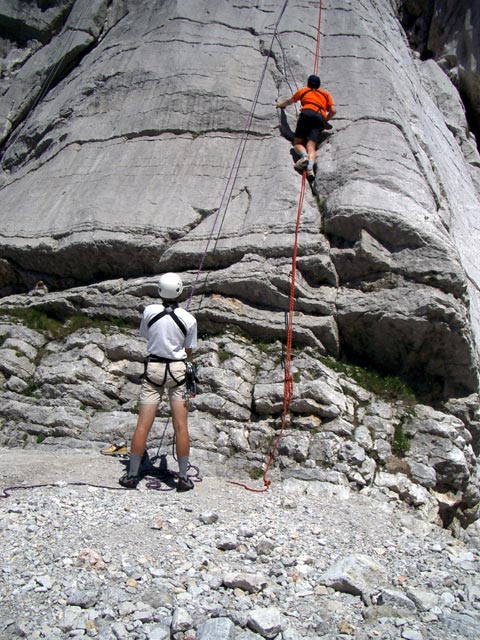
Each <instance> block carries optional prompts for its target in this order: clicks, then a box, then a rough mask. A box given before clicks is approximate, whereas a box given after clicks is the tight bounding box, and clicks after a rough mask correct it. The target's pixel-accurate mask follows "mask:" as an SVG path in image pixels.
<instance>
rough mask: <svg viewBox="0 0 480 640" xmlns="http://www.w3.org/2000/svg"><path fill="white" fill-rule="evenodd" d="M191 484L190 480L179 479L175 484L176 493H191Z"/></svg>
mask: <svg viewBox="0 0 480 640" xmlns="http://www.w3.org/2000/svg"><path fill="white" fill-rule="evenodd" d="M192 489H193V482H192V480H190V478H179V479H178V482H177V491H191V490H192Z"/></svg>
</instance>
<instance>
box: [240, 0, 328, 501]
mask: <svg viewBox="0 0 480 640" xmlns="http://www.w3.org/2000/svg"><path fill="white" fill-rule="evenodd" d="M322 4H323V1H322V0H319V8H318V24H317V43H316V50H315V60H314V65H313V70H314V73H315V75H316V74H317V73H318V67H319V60H320V29H321V24H322ZM306 182H307V172H306V170H305V169H304V170H303V172H302V183H301V187H300V195H299V199H298V208H297V221H296V225H295V239H294V243H293V253H292V270H291V280H290V297H289V306H288V322H287V344H286V349H285V370H284V377H283V412H282V423H281V427H280V431H279V433H278V436H277V437H276V439H275V442H274V444H273V447H272V450H271V452H270V456H269V458H268V461H267V463H266V465H265V471H264V473H263V484H264V487H263V488H262V489H252V488H251V487H249V486H247V485H246V484H243V483H241V482H232V483H231V484H236V485H239V486H241V487H244V488H245V489H248V490H249V491H254V492H256V493H263V492H264V491H267V489H268V488H269V486H270V484H271V481H270V480H268V479H267V476H268V472H269V470H270V467H271V465H272V463H273V460H274V458H275V453H276V451H277V448H278V445H279V443H280V440H281V439H282V436H283V432H284V430H285V425H286V422H287V417H288V408H289V406H290V403H291V401H292V399H293V386H294V385H293V378H292V374H291V362H292V343H293V317H294V313H295V278H296V273H297V253H298V236H299V231H300V220H301V216H302V210H303V202H304V199H305V185H306Z"/></svg>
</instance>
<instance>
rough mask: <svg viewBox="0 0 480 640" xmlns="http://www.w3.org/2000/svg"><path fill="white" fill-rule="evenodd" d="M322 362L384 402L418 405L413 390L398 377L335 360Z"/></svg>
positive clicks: (322, 358) (328, 359)
mask: <svg viewBox="0 0 480 640" xmlns="http://www.w3.org/2000/svg"><path fill="white" fill-rule="evenodd" d="M320 360H321V361H322V362H323V364H325V365H326V366H327V367H330V369H333V370H334V371H336V372H337V373H343V374H345V375H346V376H348V377H349V378H352V379H353V380H355V382H357V383H358V384H359V385H360V386H362V387H363V388H364V389H366V390H367V391H370V392H371V393H374V394H375V395H377V396H380V397H381V398H383V399H384V400H391V401H401V402H404V403H405V404H406V405H409V406H413V405H415V404H417V398H416V395H415V392H414V391H413V389H412V388H411V387H410V386H409V385H408V384H407V383H406V382H404V381H403V380H402V379H401V378H399V377H398V376H391V375H382V374H381V373H379V372H378V371H375V370H374V369H367V368H365V367H361V366H359V365H355V364H350V363H346V362H338V361H337V360H334V359H333V358H324V357H320Z"/></svg>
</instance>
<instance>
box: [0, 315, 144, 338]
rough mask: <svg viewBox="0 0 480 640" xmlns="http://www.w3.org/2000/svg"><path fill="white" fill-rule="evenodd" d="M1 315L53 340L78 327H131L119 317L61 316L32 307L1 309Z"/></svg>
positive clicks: (65, 335)
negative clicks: (18, 321) (107, 318)
mask: <svg viewBox="0 0 480 640" xmlns="http://www.w3.org/2000/svg"><path fill="white" fill-rule="evenodd" d="M1 315H3V316H9V317H10V318H12V319H15V320H20V321H21V322H22V323H23V324H24V325H25V326H27V327H29V328H30V329H33V330H34V331H38V332H39V333H43V334H46V335H47V336H48V337H49V338H51V339H54V340H62V339H63V338H66V337H67V336H69V335H70V334H71V333H74V332H75V331H78V330H79V329H90V328H93V329H100V330H101V331H102V332H103V333H107V332H108V331H109V330H110V329H111V328H112V327H117V328H120V329H126V328H131V325H129V324H128V323H127V322H125V321H124V320H121V319H119V318H114V319H111V320H104V319H99V318H91V317H90V316H87V315H82V314H75V315H72V316H69V317H66V318H61V317H56V316H54V315H49V314H48V313H45V312H44V311H39V310H38V309H33V308H13V309H2V310H1Z"/></svg>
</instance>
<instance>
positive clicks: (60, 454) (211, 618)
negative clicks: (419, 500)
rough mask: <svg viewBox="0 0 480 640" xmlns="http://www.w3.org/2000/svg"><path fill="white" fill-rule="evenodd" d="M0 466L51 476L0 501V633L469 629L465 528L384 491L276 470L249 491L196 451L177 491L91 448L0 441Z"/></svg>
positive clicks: (422, 634) (476, 627)
mask: <svg viewBox="0 0 480 640" xmlns="http://www.w3.org/2000/svg"><path fill="white" fill-rule="evenodd" d="M170 465H171V467H172V468H176V467H175V463H173V462H170ZM0 469H1V472H0V484H1V488H5V487H10V486H14V485H42V484H49V483H52V484H53V486H36V487H35V488H28V489H22V490H18V489H17V490H12V491H11V492H10V496H9V497H6V498H4V499H2V500H0V541H1V549H2V566H1V570H0V638H1V639H2V640H9V639H10V638H28V639H32V640H33V639H36V638H49V639H52V640H53V639H63V638H80V637H85V636H86V637H96V638H101V639H105V640H107V639H114V640H115V639H116V640H121V639H123V638H138V639H148V640H166V639H169V638H174V639H175V640H195V639H198V640H224V639H235V640H249V639H250V640H253V639H255V638H257V639H258V638H262V637H263V638H277V640H300V639H313V638H326V639H329V640H333V639H340V638H341V639H348V638H355V640H362V639H366V638H382V639H386V640H388V639H390V638H392V639H393V638H405V639H406V640H427V639H432V640H433V639H435V640H437V639H438V640H440V639H441V640H445V639H455V638H470V639H475V640H477V639H478V638H479V637H480V578H479V574H478V570H479V566H480V553H479V550H478V547H477V543H478V537H477V536H476V535H473V534H472V535H470V536H468V537H466V539H465V540H464V541H459V540H457V539H455V538H453V537H452V536H451V535H450V533H449V532H447V531H445V530H443V529H441V528H439V527H437V526H436V525H432V524H431V523H428V522H426V521H425V520H424V519H422V518H421V517H420V516H419V514H418V513H417V512H415V511H414V510H411V509H409V508H408V507H406V506H405V505H404V504H403V503H401V502H399V501H398V500H397V499H396V498H395V497H394V496H393V495H389V494H386V493H380V492H378V491H376V492H373V490H372V491H370V492H369V493H368V492H363V493H362V494H358V493H355V492H353V491H350V490H349V489H348V487H340V486H335V485H332V484H328V483H319V482H303V481H299V480H284V481H280V479H278V478H277V477H275V474H274V475H273V481H272V485H271V487H270V489H269V490H268V491H267V492H264V493H254V492H250V491H246V490H245V489H244V488H242V487H239V486H236V485H234V484H230V483H228V482H227V481H226V480H225V478H222V477H220V475H219V470H218V469H217V468H215V467H214V466H211V465H209V464H208V463H207V462H203V461H202V462H201V472H200V474H199V477H197V478H195V479H196V480H197V482H196V483H195V489H194V490H193V491H191V492H188V493H177V492H176V491H175V490H165V491H158V490H157V491H155V490H152V489H149V488H147V486H146V484H147V482H146V480H144V481H143V482H142V483H141V484H140V485H139V489H137V490H135V491H128V490H124V489H121V488H119V487H118V484H117V481H118V477H119V476H120V475H121V474H122V472H123V469H124V463H122V461H121V460H118V459H114V458H106V457H105V456H101V455H100V454H99V453H98V452H96V451H95V452H90V453H89V452H85V451H72V450H68V451H61V450H58V451H52V450H50V449H43V450H42V449H41V448H38V449H28V450H17V449H8V450H7V449H0ZM200 476H201V481H200ZM237 479H238V480H245V478H237ZM271 479H272V478H271ZM65 483H67V484H65ZM70 483H92V484H94V485H102V486H103V487H110V489H109V488H98V487H93V486H88V485H82V484H70ZM170 484H171V483H170ZM250 484H252V481H250ZM253 484H254V485H255V486H257V487H261V486H262V483H261V481H257V482H256V483H253ZM161 486H162V488H164V489H171V487H170V486H168V485H167V484H162V485H161ZM475 530H476V529H475Z"/></svg>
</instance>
